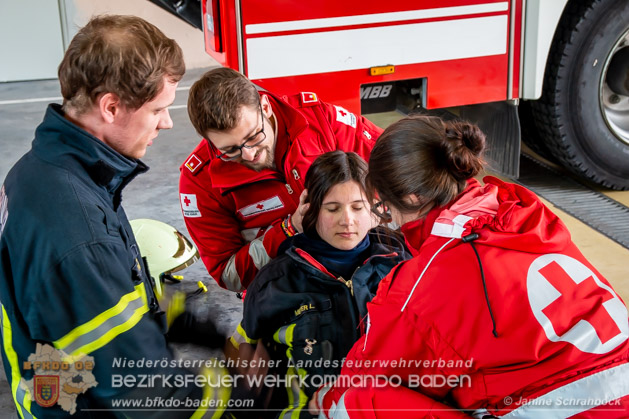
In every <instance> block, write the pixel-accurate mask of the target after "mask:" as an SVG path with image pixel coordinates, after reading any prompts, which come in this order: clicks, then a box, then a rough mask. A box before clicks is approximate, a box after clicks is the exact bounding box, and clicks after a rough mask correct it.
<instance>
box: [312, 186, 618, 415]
mask: <svg viewBox="0 0 629 419" xmlns="http://www.w3.org/2000/svg"><path fill="white" fill-rule="evenodd" d="M484 180H485V182H486V185H485V186H481V184H480V183H479V182H477V181H476V180H472V181H470V182H469V185H468V187H467V189H466V190H465V191H464V192H463V193H462V194H461V195H460V196H459V197H458V198H457V200H455V202H454V203H453V204H451V205H450V207H449V208H447V209H445V208H436V209H433V210H432V211H431V212H430V213H429V214H428V216H427V217H426V218H425V219H423V220H417V221H413V222H411V223H408V224H406V225H404V226H403V227H402V230H403V232H404V235H405V237H406V239H407V242H408V244H409V246H410V247H411V248H412V249H411V250H412V251H413V252H414V257H413V259H411V260H409V261H407V262H403V263H402V264H401V265H398V268H397V269H394V270H393V271H392V273H391V274H389V275H388V276H387V277H386V278H385V279H383V280H382V282H381V283H380V286H379V288H378V293H377V295H376V297H375V298H374V299H373V300H372V302H371V303H370V304H368V310H369V326H368V331H367V334H366V335H365V336H363V337H362V338H361V339H360V340H358V341H357V342H356V344H355V345H354V347H353V348H352V350H351V351H350V353H349V354H348V356H347V359H346V362H345V364H344V367H343V370H342V372H341V376H340V377H339V378H338V379H337V381H336V384H335V386H333V387H324V388H322V389H321V391H320V392H319V393H318V395H319V397H318V400H319V403H320V405H321V406H322V408H323V411H324V413H326V415H327V416H328V417H347V416H348V415H349V417H351V418H355V417H378V418H380V417H396V418H397V417H416V418H417V417H458V415H460V414H461V412H452V411H447V410H444V407H445V406H444V405H440V404H439V403H438V402H441V401H444V400H448V403H449V404H450V405H452V406H454V407H456V408H458V409H462V410H465V411H466V413H468V414H471V413H475V414H476V415H477V416H475V417H479V418H480V417H482V416H483V413H485V414H493V415H495V416H498V417H505V418H507V417H508V418H511V417H514V418H545V417H552V418H565V417H579V418H585V417H588V418H590V417H591V418H595V417H596V418H603V417H604V418H627V417H629V397H628V396H627V395H629V364H628V363H627V358H628V355H629V341H628V340H627V339H628V336H629V324H628V320H627V308H626V307H625V305H624V303H623V301H622V300H621V299H620V297H619V296H618V295H617V294H616V293H615V292H614V290H613V289H612V287H611V286H610V284H609V282H608V281H607V280H606V279H605V278H604V277H603V276H602V275H601V274H600V273H599V272H598V271H597V270H596V269H595V268H594V267H593V266H592V265H591V264H590V263H589V262H588V261H587V260H586V259H585V257H584V256H583V255H582V254H581V252H580V251H579V250H578V249H577V247H576V246H575V245H574V243H573V242H572V240H571V239H570V233H569V232H568V230H567V228H566V226H565V225H564V224H563V223H562V222H561V221H560V220H559V218H558V217H557V216H556V215H555V214H553V213H552V212H551V211H550V210H549V209H548V208H547V207H546V206H545V205H544V204H543V203H542V202H541V201H540V200H539V199H538V198H537V197H536V196H535V195H534V194H533V193H532V192H530V191H528V190H527V189H525V188H523V187H521V186H518V185H514V184H509V183H504V182H502V181H500V180H498V179H495V178H492V177H487V178H485V179H484ZM472 233H476V234H478V236H479V237H478V238H477V239H476V240H474V241H473V242H472V243H473V246H474V248H475V249H476V250H477V252H478V258H477V256H476V254H475V251H474V248H473V246H472V244H471V243H469V242H464V240H462V238H464V237H466V236H469V235H470V234H472ZM479 259H480V262H479ZM481 266H482V272H483V273H484V280H483V278H482V276H481V269H480V268H481ZM484 284H486V287H487V290H486V294H485V290H484ZM492 316H493V320H492ZM494 322H495V328H494ZM494 330H495V334H494ZM365 376H369V377H377V376H381V377H380V378H382V377H387V379H386V380H384V381H385V385H380V386H378V385H374V384H373V382H369V381H368V380H365V379H363V380H362V381H361V378H364V377H365ZM381 381H383V380H381ZM363 383H364V385H361V384H363ZM381 384H382V383H381ZM400 384H401V385H400ZM350 388H351V389H350ZM396 409H397V410H396ZM399 409H402V410H404V411H405V412H400V410H399ZM343 415H345V416H343Z"/></svg>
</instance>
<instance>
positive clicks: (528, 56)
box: [152, 0, 629, 189]
mask: <svg viewBox="0 0 629 419" xmlns="http://www.w3.org/2000/svg"><path fill="white" fill-rule="evenodd" d="M152 1H154V2H155V3H161V5H162V6H164V7H167V8H170V9H171V11H173V12H175V13H177V14H179V15H180V16H182V17H184V18H185V19H186V20H188V22H190V23H191V24H193V25H195V26H197V27H199V28H202V29H203V31H204V34H205V47H206V51H207V52H208V53H209V54H210V55H211V56H212V57H214V58H215V59H216V60H217V61H218V62H219V63H220V64H222V65H224V66H227V67H231V68H234V69H236V70H238V71H240V72H242V73H243V74H245V75H246V76H247V77H249V78H250V79H251V80H253V81H254V82H255V83H256V84H257V85H259V86H260V87H262V88H264V89H268V90H270V91H272V92H276V93H294V92H299V91H313V92H316V93H317V94H318V95H319V97H320V98H321V99H322V100H324V101H328V102H332V103H335V104H338V105H341V106H344V107H345V108H347V109H348V110H351V111H353V112H358V113H369V112H380V111H386V110H392V109H396V108H397V109H403V110H405V111H409V110H420V111H424V112H437V113H442V114H445V113H444V111H443V110H444V109H445V108H448V109H449V110H448V114H451V113H452V112H454V113H456V114H457V115H458V116H459V117H464V118H469V119H474V120H475V121H477V122H479V121H480V122H479V124H480V125H481V127H483V128H484V129H485V130H486V132H487V133H488V136H489V138H490V147H489V153H490V159H491V160H492V161H493V162H494V164H496V165H497V166H498V169H499V170H501V171H502V172H505V173H508V174H511V175H514V176H517V174H518V162H519V151H520V123H519V120H520V119H522V127H523V129H525V130H526V134H525V135H524V136H523V138H524V140H525V141H526V142H527V143H528V144H529V145H530V146H531V147H532V148H533V149H534V150H535V151H537V152H539V153H540V154H542V155H543V156H545V157H547V158H549V159H551V160H554V161H556V162H558V163H561V164H562V165H563V166H564V167H566V168H568V169H569V170H571V171H572V172H574V173H577V174H578V175H580V176H582V177H584V178H586V179H589V180H591V181H594V182H597V183H599V184H601V185H604V186H606V187H610V188H615V189H627V188H629V1H627V0H440V1H436V0H390V1H373V0H344V1H337V0H312V1H300V0H264V1H262V0H188V1H184V0H172V1H169V0H152ZM518 108H519V109H518Z"/></svg>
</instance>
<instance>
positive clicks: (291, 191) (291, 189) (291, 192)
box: [286, 183, 293, 195]
mask: <svg viewBox="0 0 629 419" xmlns="http://www.w3.org/2000/svg"><path fill="white" fill-rule="evenodd" d="M286 190H287V191H288V194H289V195H292V194H293V188H291V187H290V185H289V184H288V183H287V184H286Z"/></svg>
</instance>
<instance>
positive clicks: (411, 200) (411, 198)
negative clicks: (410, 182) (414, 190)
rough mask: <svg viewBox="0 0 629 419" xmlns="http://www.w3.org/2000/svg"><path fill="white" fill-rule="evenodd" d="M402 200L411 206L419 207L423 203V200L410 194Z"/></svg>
mask: <svg viewBox="0 0 629 419" xmlns="http://www.w3.org/2000/svg"><path fill="white" fill-rule="evenodd" d="M402 200H403V201H405V202H406V203H408V204H411V205H417V204H419V203H420V202H421V199H419V198H418V197H417V195H415V194H408V195H406V196H405V197H404V198H403V199H402Z"/></svg>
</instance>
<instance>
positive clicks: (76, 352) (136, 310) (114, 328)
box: [53, 283, 149, 359]
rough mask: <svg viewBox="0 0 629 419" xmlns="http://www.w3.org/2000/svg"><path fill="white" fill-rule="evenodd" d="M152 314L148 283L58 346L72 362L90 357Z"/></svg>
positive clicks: (72, 332)
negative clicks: (148, 302) (149, 313)
mask: <svg viewBox="0 0 629 419" xmlns="http://www.w3.org/2000/svg"><path fill="white" fill-rule="evenodd" d="M147 311H149V307H148V304H147V300H146V289H145V288H144V283H142V284H140V285H137V286H136V287H135V290H134V291H132V292H130V293H128V294H125V295H123V296H122V298H120V301H118V303H117V304H116V305H115V306H113V307H111V308H110V309H107V310H105V311H104V312H102V313H101V314H99V315H98V316H96V317H94V318H93V319H92V320H90V321H88V322H86V323H84V324H82V325H80V326H78V327H76V328H74V329H73V330H72V331H71V332H70V333H68V334H67V335H65V336H64V337H62V338H61V339H59V340H56V341H55V342H53V343H54V345H55V348H57V349H59V350H62V351H64V352H65V353H66V354H68V356H69V357H70V358H71V359H77V358H79V357H81V356H83V355H87V354H89V353H91V352H93V351H95V350H97V349H99V348H102V347H103V346H105V345H107V344H108V343H109V342H111V341H112V340H113V339H114V338H115V337H116V336H118V335H119V334H121V333H124V332H126V331H127V330H129V329H131V328H132V327H133V326H135V325H136V324H137V323H138V322H139V321H140V319H142V316H143V315H144V313H146V312H147Z"/></svg>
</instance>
